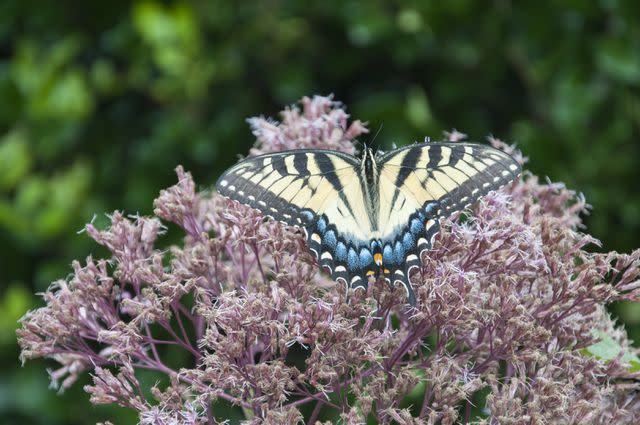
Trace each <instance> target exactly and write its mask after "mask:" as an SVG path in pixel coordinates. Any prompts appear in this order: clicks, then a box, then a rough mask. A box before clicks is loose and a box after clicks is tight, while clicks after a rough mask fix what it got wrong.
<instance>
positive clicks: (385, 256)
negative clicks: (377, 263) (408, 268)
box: [382, 244, 395, 264]
mask: <svg viewBox="0 0 640 425" xmlns="http://www.w3.org/2000/svg"><path fill="white" fill-rule="evenodd" d="M382 262H383V263H384V264H392V263H395V261H394V255H393V248H391V245H389V244H387V245H385V246H384V250H383V251H382Z"/></svg>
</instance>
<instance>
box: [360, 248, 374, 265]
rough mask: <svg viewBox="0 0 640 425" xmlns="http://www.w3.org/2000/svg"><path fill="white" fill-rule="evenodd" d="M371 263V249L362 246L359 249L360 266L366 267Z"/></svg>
mask: <svg viewBox="0 0 640 425" xmlns="http://www.w3.org/2000/svg"><path fill="white" fill-rule="evenodd" d="M371 263H373V255H371V251H369V250H368V249H367V248H362V249H361V250H360V268H361V269H364V268H367V267H369V266H370V265H371Z"/></svg>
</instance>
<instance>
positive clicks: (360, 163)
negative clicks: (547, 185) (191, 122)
mask: <svg viewBox="0 0 640 425" xmlns="http://www.w3.org/2000/svg"><path fill="white" fill-rule="evenodd" d="M520 172H521V167H520V164H519V163H518V162H517V161H516V160H515V159H514V158H512V157H511V156H509V155H508V154H506V153H504V152H502V151H500V150H497V149H494V148H492V147H489V146H485V145H480V144H472V143H445V142H442V143H436V142H426V143H416V144H413V145H409V146H405V147H401V148H398V149H394V150H391V151H389V152H386V153H379V152H378V153H375V152H374V151H373V150H371V149H369V148H365V149H364V151H363V152H362V155H361V156H360V157H359V158H358V157H355V156H352V155H349V154H346V153H342V152H338V151H331V150H321V149H298V150H289V151H282V152H277V153H270V154H266V155H260V156H255V157H249V158H246V159H244V160H242V161H240V162H239V163H237V164H236V165H234V166H233V167H231V168H229V169H228V170H227V171H225V172H224V173H223V174H222V176H221V177H220V178H219V179H218V182H217V183H216V188H217V191H218V193H219V194H221V195H223V196H225V197H228V198H231V199H234V200H236V201H239V202H241V203H243V204H247V205H249V206H250V207H253V208H255V209H257V210H259V211H261V212H262V213H263V214H264V215H266V216H269V217H271V218H273V219H276V220H279V221H282V222H284V223H285V224H287V225H290V226H296V227H299V228H301V229H303V230H304V232H305V234H306V240H307V243H308V246H309V249H310V250H311V252H312V253H313V255H314V256H315V258H316V259H317V261H318V264H319V265H320V266H321V267H323V268H326V269H328V270H329V272H330V273H331V277H332V278H333V279H334V280H336V281H338V282H342V283H344V284H345V285H346V287H347V289H349V288H358V287H361V288H365V289H366V288H367V286H368V283H369V278H370V277H371V278H376V279H377V278H378V277H379V276H384V279H385V280H386V281H387V282H388V283H390V284H393V285H397V284H401V285H403V286H404V288H405V290H406V292H407V298H408V302H409V304H411V305H415V304H416V297H415V294H414V291H413V289H412V287H411V282H410V280H409V275H410V273H411V271H412V269H414V268H417V267H419V266H420V258H421V255H422V253H424V252H425V251H427V250H428V249H430V248H431V246H432V244H433V241H434V237H435V235H436V234H437V233H438V231H439V230H440V220H441V219H442V218H444V217H447V216H449V215H451V214H452V213H454V212H456V211H460V210H462V209H464V208H465V207H466V206H468V205H469V204H471V203H473V202H475V201H477V200H478V199H479V198H480V197H482V196H484V195H486V194H487V193H489V192H491V191H493V190H496V189H498V188H500V187H501V186H503V185H505V184H507V183H509V182H511V181H512V180H514V179H515V178H517V177H518V176H519V175H520Z"/></svg>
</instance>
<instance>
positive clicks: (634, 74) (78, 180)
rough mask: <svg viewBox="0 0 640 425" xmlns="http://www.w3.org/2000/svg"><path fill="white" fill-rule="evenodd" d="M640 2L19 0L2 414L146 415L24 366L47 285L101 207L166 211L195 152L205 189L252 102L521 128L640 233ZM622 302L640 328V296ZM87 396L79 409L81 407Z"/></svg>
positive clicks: (3, 17) (1, 229) (10, 85)
mask: <svg viewBox="0 0 640 425" xmlns="http://www.w3.org/2000/svg"><path fill="white" fill-rule="evenodd" d="M639 86H640V3H638V2H636V1H633V0H598V1H591V2H584V1H577V0H569V1H565V2H556V1H552V0H541V1H539V2H511V1H494V2H476V1H472V0H450V1H446V2H441V1H435V0H433V1H422V0H415V1H406V2H388V1H381V0H380V1H366V2H364V1H362V2H358V1H353V0H329V1H324V2H296V1H282V0H280V1H272V2H256V3H253V2H233V1H222V0H214V1H211V0H207V1H204V0H202V1H192V2H186V1H185V2H160V1H153V0H138V1H125V0H116V1H111V2H87V3H82V4H79V3H76V2H73V1H68V0H62V1H60V2H50V3H46V2H34V1H22V0H21V1H18V0H7V1H4V2H2V4H1V5H0V100H1V102H2V103H1V104H0V128H1V129H2V131H1V133H0V238H1V240H2V242H3V243H2V245H1V247H0V308H1V311H2V316H1V317H0V344H2V346H1V347H2V349H1V353H2V354H1V360H2V366H1V368H2V373H1V375H0V422H2V423H7V424H10V423H47V424H55V423H87V422H90V421H96V420H105V419H109V418H111V419H114V420H116V421H119V422H130V421H132V420H133V417H132V416H131V415H130V414H128V413H126V412H123V411H122V410H121V409H118V408H113V407H98V408H96V407H91V406H89V405H88V401H86V397H84V396H83V395H82V391H81V384H78V385H76V386H75V388H74V389H72V390H71V391H69V392H67V393H66V394H65V395H63V396H58V395H56V393H55V392H54V391H51V390H49V389H47V379H46V376H45V372H44V367H45V366H44V365H43V364H40V363H38V362H32V363H29V364H27V366H26V367H24V368H22V369H20V368H18V365H19V363H18V349H17V346H16V345H15V339H14V336H13V332H14V329H15V327H16V320H17V319H18V318H19V317H20V316H21V315H22V314H23V312H24V311H25V310H26V309H28V308H32V307H34V306H37V305H38V303H39V301H38V300H37V299H36V298H34V296H33V295H32V293H33V292H35V291H41V290H43V289H44V288H46V287H47V285H48V284H49V282H51V281H52V280H54V279H57V278H60V277H64V276H65V275H66V274H67V273H68V271H69V266H68V265H69V263H70V262H71V260H72V259H74V258H83V257H85V256H86V255H88V254H91V253H93V254H96V253H99V252H100V251H99V250H98V249H97V248H96V246H95V245H94V244H92V243H91V242H90V241H89V240H88V238H87V237H85V236H83V235H78V234H77V233H76V232H77V231H78V230H79V229H81V228H82V226H83V223H85V222H87V221H89V220H91V219H92V217H94V215H96V217H97V220H98V221H99V222H100V221H101V220H104V213H106V212H109V211H112V210H114V209H122V210H124V211H126V212H128V213H136V212H140V213H141V214H149V213H151V211H152V206H151V202H152V200H153V198H154V197H155V196H156V195H157V193H158V191H159V190H160V189H162V188H164V187H166V186H168V185H170V184H172V183H173V181H174V179H175V177H174V173H173V168H174V167H175V166H176V165H178V164H183V165H184V166H185V167H186V168H187V169H188V170H191V171H192V172H193V173H194V175H195V178H196V181H198V182H200V184H201V185H202V188H203V189H206V188H209V187H210V185H211V184H212V183H213V182H214V181H215V178H216V176H217V175H218V174H219V173H220V172H221V171H222V170H223V169H224V168H225V167H226V166H228V165H230V164H231V163H233V162H234V161H235V159H236V156H237V155H238V154H244V153H246V152H247V149H248V147H249V146H250V145H251V144H252V142H253V138H252V136H251V134H250V132H249V130H248V128H247V126H246V124H245V122H244V120H245V118H246V117H248V116H253V115H259V114H265V115H274V114H276V113H277V111H278V110H280V109H281V107H282V106H283V105H286V104H290V103H292V102H294V101H296V100H297V99H298V98H300V97H301V96H303V95H310V94H314V93H318V94H327V93H335V95H336V99H339V100H341V101H344V102H345V103H346V104H347V106H348V108H349V111H350V112H351V113H352V114H353V115H354V116H356V117H357V118H360V119H363V120H367V121H368V122H369V123H370V126H371V128H372V129H373V130H374V132H375V130H376V129H377V128H378V127H379V126H380V125H381V124H384V128H383V130H382V131H381V133H380V135H379V136H378V138H377V140H376V143H377V144H379V145H380V146H381V147H388V146H390V145H391V144H392V143H397V144H405V143H408V142H412V141H414V140H421V139H422V138H423V137H424V136H427V135H428V136H432V137H435V138H437V137H439V136H440V135H441V134H442V131H443V130H447V129H451V128H453V127H456V128H458V129H460V130H462V131H464V132H466V133H468V134H469V135H470V137H471V138H472V139H483V138H484V137H485V136H487V135H489V134H493V135H495V136H497V137H500V138H503V139H505V140H508V141H512V142H517V143H518V145H519V147H520V148H521V149H522V150H523V151H524V152H525V154H526V155H527V156H529V157H530V160H531V161H530V164H529V168H530V169H531V170H532V171H533V172H535V173H537V174H539V175H541V176H549V177H550V178H551V179H552V180H559V181H563V182H565V183H566V184H567V185H568V186H569V187H571V188H575V189H577V190H579V191H582V192H584V193H585V195H586V197H587V200H588V201H589V202H590V203H591V204H592V205H593V207H594V208H593V213H592V214H591V215H590V216H589V217H587V218H586V223H587V226H588V231H589V232H590V233H593V234H594V235H595V236H597V237H598V238H600V239H601V240H603V242H604V249H607V250H609V249H617V250H625V251H628V250H630V249H632V248H634V247H637V246H638V245H639V244H638V241H639V240H640V237H639V236H640V191H639V190H638V189H637V184H638V183H637V182H638V181H640V166H639V164H638V161H639V160H640V144H639V143H638V140H637V139H638V135H639V134H638V133H639V128H640V90H639ZM617 309H618V310H617V311H618V313H619V314H620V316H621V318H622V319H623V320H624V321H626V322H627V324H629V325H633V326H632V327H631V328H630V329H631V333H632V336H634V337H635V339H637V340H638V339H640V332H639V330H638V329H639V327H640V310H639V309H638V306H637V305H628V304H627V305H620V306H617ZM71 405H72V406H73V408H72V409H69V408H68V406H71Z"/></svg>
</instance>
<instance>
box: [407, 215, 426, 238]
mask: <svg viewBox="0 0 640 425" xmlns="http://www.w3.org/2000/svg"><path fill="white" fill-rule="evenodd" d="M422 229H423V227H422V220H420V219H419V218H414V219H413V220H411V227H410V230H411V233H413V234H414V235H417V234H419V233H420V232H422Z"/></svg>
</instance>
